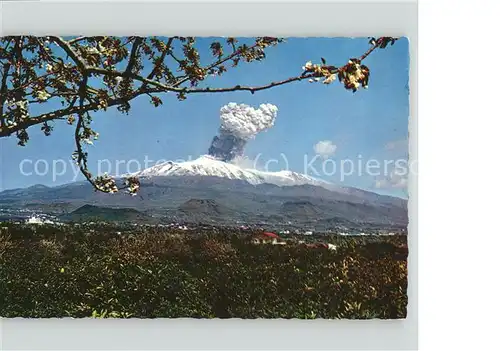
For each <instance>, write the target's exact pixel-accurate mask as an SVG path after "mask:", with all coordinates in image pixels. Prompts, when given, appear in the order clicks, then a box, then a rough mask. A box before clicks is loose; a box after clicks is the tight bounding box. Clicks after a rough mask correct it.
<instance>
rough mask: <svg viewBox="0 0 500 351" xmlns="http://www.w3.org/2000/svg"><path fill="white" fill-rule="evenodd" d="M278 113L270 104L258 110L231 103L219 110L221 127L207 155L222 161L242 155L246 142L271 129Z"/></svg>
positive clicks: (261, 106)
mask: <svg viewBox="0 0 500 351" xmlns="http://www.w3.org/2000/svg"><path fill="white" fill-rule="evenodd" d="M277 113H278V108H277V107H276V106H274V105H272V104H262V105H260V106H259V108H258V109H254V108H253V107H251V106H248V105H244V104H236V103H234V102H231V103H229V104H227V105H225V106H223V107H222V108H221V109H220V119H221V126H220V128H219V135H216V136H215V137H214V138H213V140H212V144H211V145H210V148H209V149H208V153H209V155H211V156H213V157H216V158H218V159H221V160H223V161H226V162H227V161H231V160H233V159H234V158H235V157H237V156H241V155H243V149H244V148H245V145H246V143H247V142H248V140H250V139H252V138H254V137H255V136H256V135H257V134H258V133H260V132H262V131H264V130H266V129H269V128H271V127H272V126H273V125H274V120H275V119H276V115H277Z"/></svg>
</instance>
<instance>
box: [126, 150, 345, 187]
mask: <svg viewBox="0 0 500 351" xmlns="http://www.w3.org/2000/svg"><path fill="white" fill-rule="evenodd" d="M131 175H132V176H136V177H139V178H143V177H145V178H150V177H162V176H181V177H184V176H208V177H220V178H226V179H232V180H242V181H245V182H248V183H250V184H252V185H259V184H274V185H278V186H294V185H306V184H307V185H314V186H321V187H324V188H327V189H332V188H337V187H336V186H335V185H334V184H331V183H328V182H326V181H324V180H320V179H316V178H313V177H311V176H308V175H305V174H301V173H297V172H292V171H279V172H265V171H260V170H257V169H253V168H242V167H240V166H237V165H235V164H232V163H227V162H224V161H221V160H219V159H216V158H215V157H212V156H209V155H204V156H201V157H199V158H197V159H196V160H193V161H186V162H180V163H174V162H165V163H161V164H159V165H156V166H153V167H150V168H147V169H145V170H143V171H140V172H136V173H133V174H131Z"/></svg>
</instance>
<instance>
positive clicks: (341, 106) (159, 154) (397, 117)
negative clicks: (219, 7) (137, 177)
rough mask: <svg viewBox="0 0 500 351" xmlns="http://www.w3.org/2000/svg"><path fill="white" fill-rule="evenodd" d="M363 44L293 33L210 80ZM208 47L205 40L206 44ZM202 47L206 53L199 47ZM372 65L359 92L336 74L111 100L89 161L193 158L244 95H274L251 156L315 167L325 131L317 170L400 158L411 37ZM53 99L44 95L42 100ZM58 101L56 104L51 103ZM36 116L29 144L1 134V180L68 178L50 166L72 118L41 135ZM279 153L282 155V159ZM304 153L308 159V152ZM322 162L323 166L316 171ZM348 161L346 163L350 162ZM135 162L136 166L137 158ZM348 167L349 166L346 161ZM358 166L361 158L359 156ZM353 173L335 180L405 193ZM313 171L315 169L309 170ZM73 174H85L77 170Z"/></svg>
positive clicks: (70, 145) (68, 148) (249, 98)
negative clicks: (117, 104) (128, 102)
mask: <svg viewBox="0 0 500 351" xmlns="http://www.w3.org/2000/svg"><path fill="white" fill-rule="evenodd" d="M209 43H210V40H209V39H208V38H207V39H199V41H198V46H199V47H200V48H201V47H205V48H207V47H208V45H209ZM368 48H369V44H368V40H367V38H358V39H350V38H334V39H327V38H291V39H287V41H286V42H285V43H283V44H280V45H278V46H276V47H272V48H269V49H267V51H266V53H267V58H266V59H265V60H264V61H262V62H253V63H250V64H248V63H245V64H240V66H238V67H237V68H235V69H231V70H229V71H228V72H227V73H226V74H225V75H224V76H222V77H220V78H217V80H214V81H213V86H221V87H222V86H234V85H236V84H241V85H261V84H266V83H269V82H270V81H275V80H282V79H285V78H288V77H292V76H295V75H298V74H300V73H301V67H302V66H303V65H304V64H305V63H306V62H307V61H309V60H312V61H313V63H319V62H320V58H321V57H324V58H326V60H327V62H328V63H329V64H333V65H336V66H341V65H344V64H345V63H346V62H347V60H348V59H349V58H350V57H358V56H360V55H361V54H362V53H363V52H365V51H366V50H367V49H368ZM205 51H208V50H205ZM205 51H202V54H203V52H205ZM364 64H366V65H367V66H368V67H369V68H370V72H371V75H370V83H369V88H368V89H366V90H364V89H361V90H359V91H358V92H356V93H354V94H353V93H352V92H351V91H347V90H345V89H344V88H343V86H342V85H341V84H340V83H339V82H334V83H332V84H331V85H324V84H321V83H308V82H306V81H303V82H295V83H291V84H289V85H285V86H280V87H275V88H272V89H269V90H264V91H260V92H257V93H255V94H253V95H252V94H250V93H249V92H232V93H222V94H205V95H203V94H197V95H190V96H188V98H187V100H185V101H178V100H177V99H176V97H175V95H170V94H164V95H162V99H163V105H162V106H161V107H159V108H154V107H153V106H152V105H151V104H150V102H149V98H147V97H140V98H137V99H135V100H134V101H133V102H132V110H131V112H130V114H129V115H123V114H121V113H119V112H118V111H116V109H115V108H111V109H109V110H108V111H106V112H99V113H96V114H94V122H93V125H92V126H93V128H94V129H95V130H96V131H98V132H99V133H100V138H99V140H98V141H97V142H96V143H95V144H94V145H93V146H90V147H89V164H90V168H91V169H96V165H97V161H98V160H109V161H110V162H112V163H113V164H115V163H116V161H117V160H124V161H125V162H126V161H129V160H131V159H136V160H138V161H139V162H141V164H142V165H143V164H144V163H143V160H144V158H145V156H146V155H147V157H148V158H149V159H150V160H153V161H158V160H162V159H167V160H176V159H188V158H190V157H191V158H196V157H198V156H199V155H202V154H205V153H206V152H207V149H208V147H209V144H210V142H211V139H212V137H213V136H214V135H215V134H217V130H218V127H219V110H220V108H221V107H222V106H223V105H225V104H227V103H229V102H236V103H244V104H248V105H251V106H253V107H258V105H260V104H261V103H271V104H274V105H276V106H277V107H278V109H279V111H278V116H277V118H276V122H275V125H274V127H273V128H271V129H269V130H268V131H266V132H263V133H261V134H259V135H257V137H256V138H255V139H254V140H251V141H250V142H249V143H248V145H247V147H246V149H245V150H246V151H245V154H246V156H248V157H249V158H251V159H253V158H255V157H257V156H258V155H259V160H260V162H261V163H265V162H266V161H267V160H270V159H277V160H280V162H279V163H274V164H273V165H272V167H271V170H279V169H282V168H288V169H290V170H293V171H297V172H301V173H303V172H304V171H311V169H310V168H309V169H305V168H306V167H305V165H304V163H307V161H310V160H311V159H312V158H313V157H314V156H315V151H314V145H315V144H316V143H318V142H319V141H324V140H328V141H331V142H332V143H333V144H334V145H335V146H336V149H335V153H334V154H333V155H330V156H329V157H328V159H329V161H328V162H329V163H326V164H325V163H322V160H320V159H318V160H317V162H315V163H314V165H315V166H314V167H315V169H316V170H317V171H318V173H319V177H320V178H323V179H325V180H328V181H332V182H337V183H339V182H340V170H337V172H335V174H333V175H332V174H331V173H333V172H332V162H334V163H335V164H336V166H337V169H339V167H340V162H341V160H345V159H350V160H352V161H354V162H355V163H357V164H358V165H359V162H360V161H359V160H362V162H363V165H364V164H365V163H366V161H367V160H369V159H375V160H378V161H379V162H381V163H383V162H384V160H396V159H406V158H407V157H408V156H407V155H408V146H407V140H408V116H409V106H408V101H409V100H408V94H409V91H408V67H409V56H408V42H407V40H406V39H401V40H399V41H397V42H396V43H395V44H394V46H392V47H391V46H390V47H388V48H387V49H380V50H377V51H375V52H374V53H372V54H371V55H370V56H369V57H368V58H367V59H366V60H365V61H364ZM47 104H49V103H47ZM54 107H55V108H59V106H57V105H54ZM39 128H40V127H39V126H34V127H32V128H31V129H29V130H28V132H29V133H30V141H29V143H28V144H27V146H25V147H20V146H18V145H17V139H16V138H15V137H9V138H3V139H0V162H1V163H0V189H2V190H3V189H10V188H17V187H25V186H30V185H33V184H45V185H58V184H63V183H67V182H70V181H72V180H73V179H74V172H73V170H72V169H68V171H67V172H66V173H65V174H63V175H57V176H55V175H54V172H53V164H54V161H55V160H61V161H59V162H60V163H59V167H60V168H61V167H62V166H61V164H62V162H63V160H64V161H65V162H66V164H67V166H66V167H67V168H69V167H70V158H71V153H72V152H73V150H74V148H75V147H74V140H73V135H72V133H73V131H74V126H69V125H66V124H65V122H64V121H61V122H57V123H56V124H55V126H54V132H53V134H52V135H51V136H49V137H45V136H44V135H43V133H42V132H41V131H40V130H39ZM282 154H284V155H286V159H287V161H288V165H286V164H285V162H284V158H283V156H282ZM25 159H28V160H31V162H36V161H37V160H45V161H40V162H39V171H41V173H45V172H44V170H45V169H44V168H45V164H48V165H49V168H50V169H49V172H48V173H47V174H46V175H36V174H34V173H35V172H33V174H32V175H28V176H26V175H22V173H21V169H20V165H21V164H22V161H23V160H25ZM305 160H307V161H306V162H305ZM23 165H24V172H28V173H31V172H32V171H33V168H34V164H33V163H26V162H25V163H24V164H23ZM322 165H325V168H326V169H327V172H323V171H322ZM346 165H347V164H346ZM134 167H136V166H134ZM346 167H347V166H346ZM363 169H365V168H364V166H363ZM354 173H355V174H352V175H344V180H343V181H342V182H340V183H342V185H346V186H355V187H359V188H363V189H367V190H370V191H375V192H378V193H384V194H391V195H396V196H401V197H406V189H405V187H404V186H401V184H402V183H401V182H399V181H394V182H393V181H392V179H391V177H392V175H391V174H386V175H383V176H373V175H370V174H366V173H367V172H365V171H362V172H361V174H359V170H358V168H357V167H356V169H355V171H354ZM311 175H314V176H318V174H311ZM77 179H78V180H80V179H82V178H81V177H80V176H79V177H78V178H77Z"/></svg>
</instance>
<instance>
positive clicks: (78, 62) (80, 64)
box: [50, 37, 87, 75]
mask: <svg viewBox="0 0 500 351" xmlns="http://www.w3.org/2000/svg"><path fill="white" fill-rule="evenodd" d="M50 38H51V39H52V40H53V41H54V42H55V43H56V44H57V45H59V46H60V47H61V49H63V50H64V51H65V52H66V53H67V54H68V56H69V57H71V59H72V60H73V62H74V63H75V64H76V65H77V66H78V68H79V69H80V70H81V71H82V74H84V75H85V72H86V71H87V65H86V64H85V63H84V62H83V60H82V59H81V58H80V56H78V54H77V53H76V52H75V51H74V50H73V48H72V47H71V46H70V45H69V44H68V43H67V42H66V41H64V39H62V38H60V37H50Z"/></svg>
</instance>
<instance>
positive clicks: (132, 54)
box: [124, 37, 144, 75]
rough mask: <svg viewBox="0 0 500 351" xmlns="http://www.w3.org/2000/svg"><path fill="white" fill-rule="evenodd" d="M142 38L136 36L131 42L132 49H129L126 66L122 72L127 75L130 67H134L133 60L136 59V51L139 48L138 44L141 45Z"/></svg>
mask: <svg viewBox="0 0 500 351" xmlns="http://www.w3.org/2000/svg"><path fill="white" fill-rule="evenodd" d="M143 40H144V38H141V37H137V38H135V40H134V43H133V44H132V50H131V51H130V59H129V61H128V65H127V68H126V69H125V72H124V74H126V75H128V74H130V73H131V72H132V68H133V67H134V64H135V61H136V60H137V51H138V50H139V45H141V43H142V41H143Z"/></svg>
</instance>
